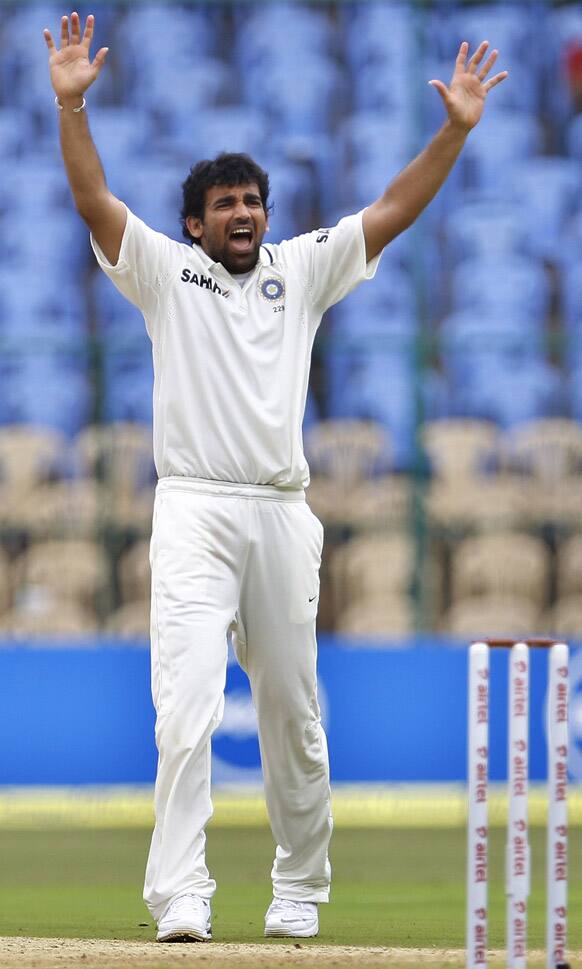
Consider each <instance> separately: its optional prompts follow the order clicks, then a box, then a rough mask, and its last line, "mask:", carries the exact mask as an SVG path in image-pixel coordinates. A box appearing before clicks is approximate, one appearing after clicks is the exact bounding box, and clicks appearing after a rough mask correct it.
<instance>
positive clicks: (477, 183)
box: [461, 85, 544, 201]
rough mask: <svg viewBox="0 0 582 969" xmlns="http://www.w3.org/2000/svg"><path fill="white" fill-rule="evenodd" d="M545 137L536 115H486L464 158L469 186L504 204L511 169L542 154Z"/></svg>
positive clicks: (478, 126)
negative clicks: (520, 162) (517, 163)
mask: <svg viewBox="0 0 582 969" xmlns="http://www.w3.org/2000/svg"><path fill="white" fill-rule="evenodd" d="M502 86H503V85H502ZM543 137H544V132H543V128H542V125H541V121H540V120H539V119H538V117H537V116H536V115H533V114H526V113H524V112H521V111H509V110H501V109H497V110H496V111H491V112H489V111H487V112H485V114H484V116H483V118H482V119H481V121H480V122H479V124H478V125H477V127H476V128H475V130H474V131H472V132H471V137H470V138H468V139H467V144H466V146H465V149H464V150H463V154H462V156H461V160H462V166H463V168H464V170H465V178H466V185H467V187H469V188H471V189H476V190H477V191H479V192H482V193H484V194H486V195H487V196H488V197H489V198H499V199H501V200H502V201H503V200H504V199H505V198H506V195H507V175H508V173H509V172H510V171H511V166H512V165H513V164H515V163H516V162H518V161H521V160H523V159H527V158H532V157H533V156H534V155H536V154H538V153H539V152H540V151H541V149H542V147H543Z"/></svg>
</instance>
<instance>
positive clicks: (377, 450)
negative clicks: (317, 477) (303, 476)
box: [305, 420, 386, 489]
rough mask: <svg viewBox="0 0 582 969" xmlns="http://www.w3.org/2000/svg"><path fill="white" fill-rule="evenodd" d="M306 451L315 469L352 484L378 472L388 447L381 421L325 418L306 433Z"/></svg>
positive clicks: (344, 486) (348, 484)
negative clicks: (377, 466)
mask: <svg viewBox="0 0 582 969" xmlns="http://www.w3.org/2000/svg"><path fill="white" fill-rule="evenodd" d="M305 445H306V454H307V457H308V459H309V462H310V464H311V466H312V468H313V471H314V472H315V473H317V474H325V475H326V476H327V477H329V478H333V479H334V480H336V481H338V483H340V484H341V485H342V487H343V488H344V489H347V488H349V487H352V486H353V485H354V484H356V482H358V481H361V480H362V479H364V478H370V477H372V475H373V474H374V470H375V467H376V461H377V459H378V458H379V456H380V454H381V453H382V451H383V450H384V448H385V446H386V435H385V433H384V430H383V429H382V428H381V427H380V425H379V424H374V423H373V422H370V421H355V420H346V421H334V420H328V421H321V422H320V423H319V424H317V425H316V426H315V427H312V428H311V430H310V431H309V434H308V435H307V436H306V441H305Z"/></svg>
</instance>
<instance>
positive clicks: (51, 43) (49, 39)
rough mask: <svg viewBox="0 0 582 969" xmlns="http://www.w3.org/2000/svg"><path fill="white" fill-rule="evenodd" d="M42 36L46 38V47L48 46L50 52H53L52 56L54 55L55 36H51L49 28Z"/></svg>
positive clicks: (46, 28)
mask: <svg viewBox="0 0 582 969" xmlns="http://www.w3.org/2000/svg"><path fill="white" fill-rule="evenodd" d="M42 35H43V37H44V39H45V41H46V45H47V47H48V49H49V51H50V52H51V54H54V53H55V52H56V47H55V42H54V40H53V35H52V34H51V32H50V30H49V29H48V27H45V28H44V30H43V32H42Z"/></svg>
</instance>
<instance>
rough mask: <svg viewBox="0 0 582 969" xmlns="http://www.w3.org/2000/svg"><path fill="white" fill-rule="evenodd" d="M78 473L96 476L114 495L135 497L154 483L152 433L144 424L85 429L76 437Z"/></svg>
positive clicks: (97, 426)
mask: <svg viewBox="0 0 582 969" xmlns="http://www.w3.org/2000/svg"><path fill="white" fill-rule="evenodd" d="M76 451H77V458H78V462H79V465H78V466H79V470H80V471H82V472H83V473H84V476H91V475H92V476H95V477H99V478H100V479H101V480H103V482H104V483H105V484H106V485H107V486H108V487H109V488H111V489H112V492H113V493H114V494H115V493H117V494H127V495H128V496H131V497H134V496H136V495H137V494H138V493H139V492H140V491H141V490H142V489H144V488H145V489H149V488H151V485H152V482H153V459H152V431H151V427H149V426H147V425H144V424H131V423H118V424H108V425H103V426H101V425H99V424H95V425H93V426H91V427H87V428H85V429H84V430H83V431H82V432H81V433H80V434H79V436H78V437H77V441H76Z"/></svg>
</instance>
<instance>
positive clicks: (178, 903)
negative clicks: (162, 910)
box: [166, 894, 208, 917]
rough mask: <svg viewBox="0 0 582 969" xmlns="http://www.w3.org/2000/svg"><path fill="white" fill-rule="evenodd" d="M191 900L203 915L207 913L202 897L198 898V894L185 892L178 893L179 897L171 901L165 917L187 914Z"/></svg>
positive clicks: (190, 906)
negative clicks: (183, 893) (185, 893)
mask: <svg viewBox="0 0 582 969" xmlns="http://www.w3.org/2000/svg"><path fill="white" fill-rule="evenodd" d="M192 901H194V904H195V905H196V907H197V908H199V909H200V910H201V911H203V912H204V915H207V914H208V913H207V907H206V904H205V901H204V899H202V898H200V896H199V895H192V894H187V895H180V898H176V899H175V900H174V901H173V902H172V904H171V905H170V907H169V909H168V911H167V912H166V917H167V916H168V915H172V916H174V915H187V914H188V913H189V912H190V910H191V908H192Z"/></svg>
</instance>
